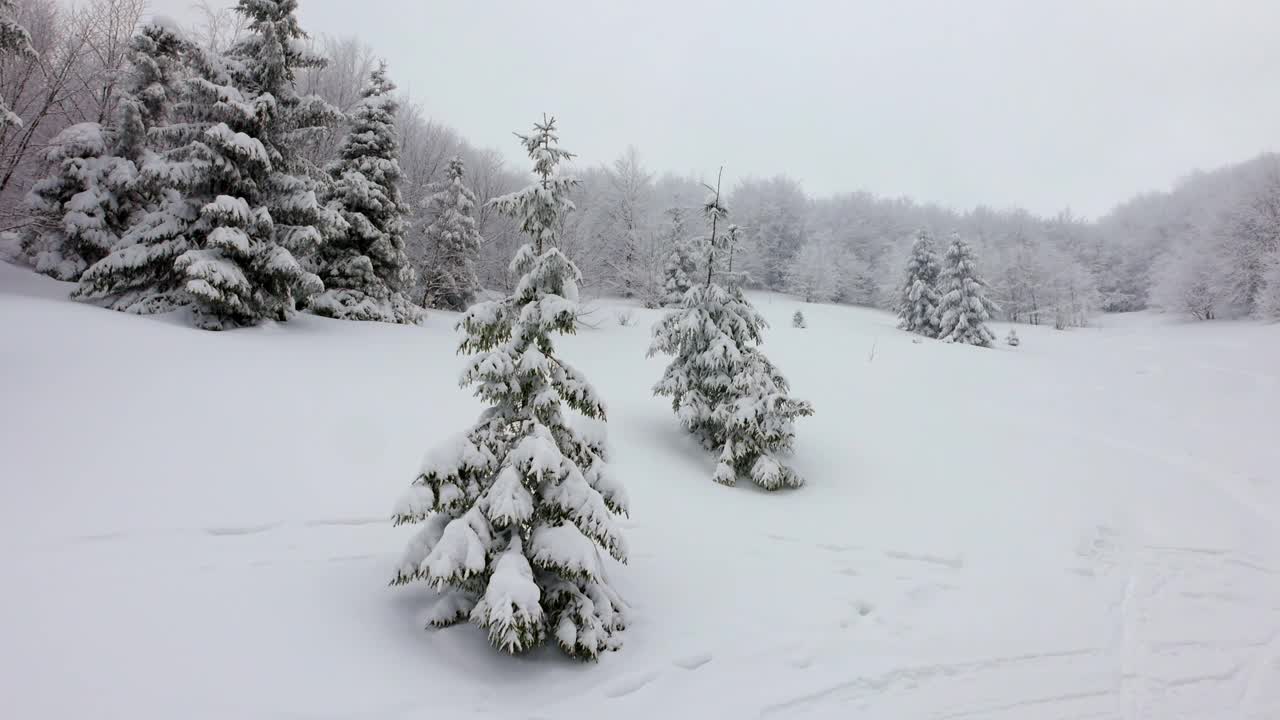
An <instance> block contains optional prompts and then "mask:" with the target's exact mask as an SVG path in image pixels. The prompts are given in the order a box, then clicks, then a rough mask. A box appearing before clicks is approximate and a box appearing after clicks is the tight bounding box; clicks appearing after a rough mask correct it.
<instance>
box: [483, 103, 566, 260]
mask: <svg viewBox="0 0 1280 720" xmlns="http://www.w3.org/2000/svg"><path fill="white" fill-rule="evenodd" d="M555 128H556V119H555V118H545V117H544V118H543V121H542V122H540V123H534V125H533V132H532V133H530V134H529V135H521V134H519V133H516V137H518V138H520V143H521V144H522V145H524V147H525V150H526V151H527V152H528V153H529V157H530V158H531V159H532V160H533V171H534V173H536V174H537V175H538V177H539V178H540V180H539V181H538V182H537V183H535V184H533V185H530V186H529V187H527V188H525V189H523V190H519V191H516V192H513V193H511V194H510V195H503V196H502V197H497V198H494V199H492V200H490V201H489V203H490V204H491V205H492V206H493V207H494V208H496V209H497V210H498V212H500V213H502V214H504V215H507V216H509V217H511V218H513V219H515V220H516V221H517V222H518V223H519V225H520V230H521V231H522V232H524V233H527V234H528V235H529V237H531V238H533V240H534V252H535V254H537V255H541V254H542V248H543V247H544V246H547V245H555V244H556V241H557V240H558V239H559V232H560V229H559V225H560V223H559V222H558V221H559V218H560V217H561V216H563V215H564V214H565V213H567V212H569V211H570V210H572V209H573V201H571V200H570V199H569V191H570V189H572V188H573V186H575V185H577V184H578V181H577V180H576V179H574V178H571V177H568V176H565V175H556V170H557V167H558V166H559V164H560V162H561V161H562V160H569V159H571V158H573V157H574V155H573V153H571V152H569V151H567V150H564V149H562V148H560V147H557V145H556V144H557V143H558V142H559V140H558V138H557V136H556V132H555Z"/></svg>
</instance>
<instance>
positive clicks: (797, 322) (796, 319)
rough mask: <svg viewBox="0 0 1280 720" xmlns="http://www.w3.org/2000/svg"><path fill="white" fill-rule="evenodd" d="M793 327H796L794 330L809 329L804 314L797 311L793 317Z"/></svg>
mask: <svg viewBox="0 0 1280 720" xmlns="http://www.w3.org/2000/svg"><path fill="white" fill-rule="evenodd" d="M791 327H794V328H803V327H808V326H807V325H806V324H805V321H804V313H802V312H800V311H799V310H797V311H796V312H795V314H794V315H792V316H791Z"/></svg>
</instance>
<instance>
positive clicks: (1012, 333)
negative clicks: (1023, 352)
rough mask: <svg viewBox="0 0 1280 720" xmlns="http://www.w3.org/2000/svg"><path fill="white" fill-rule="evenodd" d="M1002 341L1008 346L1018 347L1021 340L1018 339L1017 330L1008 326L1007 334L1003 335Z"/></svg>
mask: <svg viewBox="0 0 1280 720" xmlns="http://www.w3.org/2000/svg"><path fill="white" fill-rule="evenodd" d="M1004 341H1005V343H1007V344H1008V345H1009V347H1018V345H1020V344H1022V341H1021V340H1019V339H1018V331H1017V330H1014V329H1013V328H1009V334H1008V335H1006V336H1005V338H1004Z"/></svg>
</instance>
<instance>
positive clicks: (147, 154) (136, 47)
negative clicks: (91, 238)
mask: <svg viewBox="0 0 1280 720" xmlns="http://www.w3.org/2000/svg"><path fill="white" fill-rule="evenodd" d="M186 51H187V46H186V44H185V41H184V40H183V39H182V37H181V36H180V34H179V33H178V31H176V30H174V29H173V28H171V27H169V26H167V25H164V24H156V23H152V24H148V25H146V26H144V27H143V28H142V30H141V31H139V32H138V34H137V35H135V36H134V37H133V39H132V40H131V41H130V46H129V67H128V70H127V71H126V73H125V76H124V78H123V81H122V83H121V93H120V101H119V104H118V105H117V107H116V115H115V122H114V125H113V126H112V145H113V150H112V154H114V155H115V156H116V157H118V158H121V159H124V160H128V161H130V162H132V163H133V166H134V167H135V168H137V170H138V174H137V175H136V176H134V177H133V178H132V181H131V182H130V183H129V185H128V187H127V188H126V187H117V188H115V190H116V192H117V193H118V195H117V197H119V198H121V201H122V202H125V203H126V204H127V205H128V206H129V207H128V211H127V213H121V220H122V221H127V222H128V223H129V224H128V226H127V227H126V228H124V230H123V232H122V233H121V237H120V239H119V240H118V241H117V242H115V243H114V245H113V247H112V249H111V252H110V253H109V254H108V255H107V256H106V257H105V258H103V259H102V260H100V261H99V262H97V263H95V264H94V265H92V266H90V267H89V268H88V269H87V270H85V272H84V274H83V275H82V276H81V277H80V287H79V288H77V289H76V291H75V292H74V293H73V297H76V298H78V299H97V300H106V301H107V303H106V304H107V306H108V307H112V308H114V309H118V310H135V311H136V310H139V309H144V308H145V305H141V306H140V305H138V304H136V301H137V300H138V293H137V292H136V289H137V288H139V287H144V288H145V287H147V286H149V285H150V284H151V280H152V278H153V275H154V274H155V272H154V268H153V267H151V265H152V264H154V263H155V262H156V258H155V257H154V256H152V255H149V254H148V253H147V252H146V247H145V245H144V243H142V240H141V238H140V236H139V233H140V231H141V230H142V229H143V228H145V227H146V220H147V218H148V213H150V212H152V211H154V210H156V209H157V208H159V207H160V205H161V204H162V203H165V202H167V200H168V197H167V193H168V192H170V191H168V190H167V189H166V188H165V187H164V185H163V184H162V183H160V182H157V178H155V177H154V176H153V175H150V174H149V173H148V172H147V170H148V167H149V166H150V165H151V164H153V163H156V162H160V157H159V155H158V152H157V151H159V150H163V149H164V145H163V141H162V140H161V135H162V133H163V132H164V127H165V126H166V125H167V124H168V121H169V114H170V111H171V109H172V106H173V105H174V103H175V101H176V100H177V99H178V98H179V95H180V91H179V84H180V82H181V80H182V77H183V73H184V72H185V69H184V62H185V60H184V59H185V57H186V55H185V53H186ZM140 245H143V247H139V246H140ZM164 260H165V261H166V262H167V263H168V264H169V265H170V266H171V265H172V262H173V257H167V258H164ZM160 305H161V306H160V307H158V308H154V309H158V310H164V309H168V308H169V307H171V306H170V305H169V304H167V303H161V304H160Z"/></svg>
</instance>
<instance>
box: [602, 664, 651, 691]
mask: <svg viewBox="0 0 1280 720" xmlns="http://www.w3.org/2000/svg"><path fill="white" fill-rule="evenodd" d="M657 679H658V672H657V671H656V670H650V671H647V672H642V673H636V674H634V675H632V676H630V677H625V678H623V679H622V680H619V681H618V682H615V683H614V684H613V685H611V686H610V687H608V688H606V689H605V691H604V696H605V697H607V698H620V697H624V696H627V695H630V694H631V693H633V692H636V691H637V690H639V689H641V688H643V687H644V686H645V685H648V684H649V683H651V682H653V681H654V680H657Z"/></svg>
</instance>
